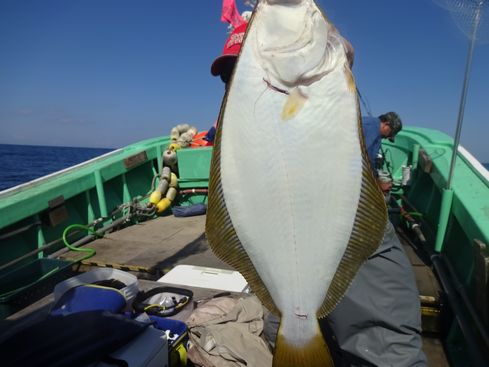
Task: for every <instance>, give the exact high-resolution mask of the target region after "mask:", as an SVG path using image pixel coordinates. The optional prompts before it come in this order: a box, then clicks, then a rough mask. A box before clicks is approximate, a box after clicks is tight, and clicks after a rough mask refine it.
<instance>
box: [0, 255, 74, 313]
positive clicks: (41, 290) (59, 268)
mask: <svg viewBox="0 0 489 367" xmlns="http://www.w3.org/2000/svg"><path fill="white" fill-rule="evenodd" d="M72 264H73V263H72V262H71V261H65V260H58V259H36V260H34V261H32V262H29V263H27V264H23V265H21V266H19V267H17V268H14V269H12V270H10V271H8V272H5V273H4V274H1V275H0V320H3V319H4V318H6V317H8V316H9V315H11V314H13V313H15V312H17V311H18V310H20V309H22V308H24V307H26V306H27V305H29V304H32V303H33V302H35V301H37V300H38V299H40V298H42V297H44V296H45V295H46V294H48V293H50V292H51V291H52V289H53V287H54V285H55V284H56V283H57V282H59V281H61V280H63V279H65V278H66V277H67V276H69V275H71V274H70V273H71V266H72Z"/></svg>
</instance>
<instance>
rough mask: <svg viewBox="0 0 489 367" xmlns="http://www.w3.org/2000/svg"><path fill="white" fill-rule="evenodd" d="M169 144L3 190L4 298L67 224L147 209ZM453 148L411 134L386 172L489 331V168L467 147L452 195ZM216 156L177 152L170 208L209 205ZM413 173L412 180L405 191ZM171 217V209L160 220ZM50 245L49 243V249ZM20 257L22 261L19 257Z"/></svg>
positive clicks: (463, 341)
mask: <svg viewBox="0 0 489 367" xmlns="http://www.w3.org/2000/svg"><path fill="white" fill-rule="evenodd" d="M169 143H170V138H169V137H161V138H155V139H150V140H146V141H143V142H140V143H136V144H133V145H130V146H128V147H126V148H123V149H119V150H116V151H114V152H111V153H109V154H106V155H104V156H102V157H99V158H96V159H94V160H91V161H89V162H86V163H83V164H81V165H78V166H76V167H73V168H71V169H68V170H65V171H62V172H59V173H56V174H53V175H50V176H47V177H45V178H41V179H39V180H36V181H33V182H31V183H27V184H24V185H21V186H18V187H16V188H13V189H10V190H6V191H3V192H0V239H1V245H2V247H1V251H0V269H1V270H0V287H3V289H0V298H1V297H2V294H8V295H9V297H12V296H13V295H15V289H12V287H13V286H12V285H10V288H9V286H8V285H5V283H2V282H1V279H2V277H3V278H5V277H12V276H13V275H12V274H13V273H15V272H16V271H22V269H25V267H26V266H29V264H31V263H34V262H39V261H43V259H48V257H49V255H51V254H53V253H54V252H56V251H58V250H59V249H61V248H62V247H63V246H64V245H63V243H62V241H61V240H60V239H61V237H62V234H63V231H64V230H65V229H66V228H67V227H68V226H69V225H72V224H89V223H92V222H93V221H95V220H96V219H97V218H102V219H101V221H100V224H99V225H100V226H103V225H108V224H110V223H113V222H115V221H117V220H118V219H120V218H122V217H123V215H124V211H119V212H117V213H116V214H112V212H113V210H114V209H115V208H118V207H120V206H121V205H122V204H124V203H130V202H134V200H135V199H136V200H137V201H138V202H139V203H140V204H141V205H146V204H147V202H148V198H149V194H150V193H151V191H152V190H153V189H154V187H155V184H156V183H157V180H158V178H157V177H158V175H159V173H160V167H162V160H163V158H162V155H163V152H164V151H165V150H166V149H167V147H168V145H169ZM452 146H453V140H452V139H451V138H450V137H449V136H447V135H445V134H443V133H441V132H439V131H435V130H429V129H421V128H414V127H412V128H405V129H403V131H402V132H401V133H399V134H398V135H397V137H396V141H395V143H391V142H386V143H384V144H383V150H384V153H385V158H386V160H385V163H384V168H385V170H388V171H390V172H391V174H392V177H393V179H394V183H395V186H394V191H393V198H394V199H395V201H396V203H397V204H398V205H400V206H402V207H403V208H406V209H407V210H408V211H409V212H410V213H412V214H413V215H416V216H417V218H418V219H419V221H420V223H421V229H422V231H423V234H424V235H425V237H426V242H423V243H422V244H420V243H418V245H420V246H421V248H420V250H421V251H423V252H424V253H425V254H426V259H427V262H428V263H429V265H436V264H431V263H430V261H431V260H430V259H436V258H433V257H432V256H433V255H436V254H441V256H443V258H444V259H445V260H446V261H447V262H448V264H449V265H450V268H453V273H454V276H455V278H456V280H457V281H458V282H459V283H457V284H458V286H459V288H463V293H464V294H465V295H466V297H467V298H468V303H469V305H468V307H467V305H463V307H462V310H463V313H464V314H465V315H469V316H470V315H471V314H472V315H473V314H474V310H475V313H476V316H477V317H476V319H474V318H473V317H469V320H470V321H469V323H471V324H472V326H474V323H478V325H476V326H477V327H478V328H479V330H482V331H483V333H484V332H487V330H489V328H488V325H489V324H488V319H489V310H488V305H489V297H488V293H489V290H488V289H489V288H488V278H489V275H488V274H489V252H488V249H487V247H485V245H487V244H489V181H488V176H487V171H485V170H484V169H483V168H482V166H480V167H479V165H478V163H477V162H474V160H473V158H471V157H470V155H469V154H467V153H464V152H463V151H462V152H459V153H458V159H457V163H456V168H455V174H454V177H453V185H452V190H450V192H449V193H448V194H447V193H446V191H447V190H445V188H446V184H447V180H448V175H449V170H450V167H449V165H450V160H451V156H452ZM211 153H212V148H211V147H204V148H195V149H190V148H189V149H182V150H179V151H178V171H179V190H180V191H179V192H180V193H179V195H178V196H177V199H176V200H175V201H174V202H173V203H172V204H173V205H191V204H196V203H206V200H207V196H206V192H205V189H206V188H207V185H208V179H209V166H210V159H211ZM409 166H410V169H409V168H406V167H409ZM481 168H482V169H481ZM407 173H409V175H410V181H409V183H408V184H407V185H402V181H403V180H406V179H407ZM193 189H195V190H193ZM450 199H451V200H450ZM442 204H443V205H442ZM170 213H171V210H167V211H165V212H164V213H162V215H167V214H170ZM391 220H392V221H393V222H395V223H397V224H400V225H403V224H404V218H403V217H402V216H399V215H398V214H396V213H393V214H392V215H391ZM406 230H407V231H409V226H408V225H406ZM85 235H86V234H85ZM80 236H82V234H80ZM73 240H76V238H74V239H73ZM46 244H51V246H50V247H49V248H46V249H45V246H46ZM19 258H20V259H22V260H20V261H19V260H16V259H19ZM8 264H11V265H9V266H6V265H8ZM48 275H49V274H48ZM38 276H39V275H38ZM41 276H43V275H42V274H41ZM33 278H35V277H34V276H33ZM38 280H39V279H24V280H23V281H24V283H22V284H16V285H15V287H17V288H18V289H20V290H22V289H24V290H25V289H26V288H25V287H27V288H28V286H29V285H30V284H35V282H37V281H38ZM2 284H3V285H2ZM13 291H14V292H13ZM9 299H10V298H9ZM7 315H8V314H4V315H3V317H5V316H7ZM443 317H445V319H444V327H443V330H442V339H443V340H444V342H445V348H446V351H447V354H448V357H449V359H450V362H451V364H452V365H453V366H464V365H466V361H467V360H469V358H470V355H469V352H470V350H471V347H472V346H471V345H468V341H467V336H466V335H465V334H464V333H463V332H462V329H463V327H462V328H461V325H460V323H459V322H458V321H457V320H458V318H457V316H456V315H455V313H454V311H453V307H448V308H447V309H446V310H445V311H444V315H443ZM462 326H463V325H462ZM477 335H478V336H479V337H480V335H479V334H477ZM480 339H483V337H480V338H479V339H478V340H477V341H476V342H477V343H481V344H483V342H481V341H480ZM471 343H472V342H471Z"/></svg>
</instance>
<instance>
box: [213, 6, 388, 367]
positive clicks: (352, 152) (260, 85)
mask: <svg viewBox="0 0 489 367" xmlns="http://www.w3.org/2000/svg"><path fill="white" fill-rule="evenodd" d="M386 221H387V210H386V206H385V203H384V198H383V195H382V192H381V191H380V189H379V188H378V186H377V184H376V179H375V177H374V176H373V173H372V169H371V167H370V163H369V160H368V157H367V153H366V149H365V144H364V141H363V134H362V129H361V118H360V108H359V104H358V98H357V93H356V86H355V82H354V79H353V75H352V73H351V70H350V65H349V62H348V58H347V43H346V42H345V40H344V39H343V38H342V37H341V35H340V34H339V33H338V31H337V30H336V28H335V27H334V26H333V24H332V23H331V22H330V21H329V20H328V19H327V18H326V16H325V15H324V14H323V13H322V11H321V10H320V9H319V8H318V7H317V5H316V4H315V3H314V1H313V0H282V1H280V0H261V1H259V2H258V4H257V6H256V8H255V10H254V13H253V16H252V19H251V20H250V24H249V25H248V29H247V33H246V35H245V39H244V42H243V44H242V47H241V53H240V55H239V57H238V60H237V63H236V67H235V69H234V74H233V76H232V78H231V80H230V85H229V86H228V88H227V91H226V94H225V96H224V99H223V103H222V106H221V111H220V115H219V120H218V127H217V133H216V139H215V145H214V151H213V158H212V164H211V174H210V183H209V203H208V212H207V222H206V234H207V238H208V240H209V243H210V246H211V248H212V249H213V251H214V252H215V253H216V255H217V256H218V257H220V258H221V259H222V260H224V261H226V262H227V263H229V264H230V265H231V266H233V267H234V268H235V269H236V270H238V271H239V272H240V273H241V274H242V275H243V276H244V277H245V278H246V280H247V281H248V283H249V284H250V286H251V289H252V291H253V292H254V293H255V294H256V295H257V296H258V297H259V298H260V300H261V301H262V302H263V304H264V305H265V306H266V307H267V308H268V309H269V310H270V311H272V312H273V313H275V314H277V315H279V316H280V317H281V320H280V326H279V331H278V335H277V341H276V347H275V351H274V359H273V365H274V366H275V367H289V366H290V367H300V366H308V367H311V366H313V367H314V366H332V365H333V362H332V360H331V356H330V353H329V350H328V348H327V345H326V344H325V342H324V340H323V337H322V335H321V331H320V329H319V323H318V318H321V317H325V316H326V315H328V314H329V313H330V312H331V311H332V310H333V309H334V308H335V306H336V305H337V304H338V303H339V301H340V300H341V298H342V296H343V295H344V293H345V291H346V290H347V288H348V286H349V285H350V283H351V282H352V280H353V278H354V276H355V274H356V273H357V271H358V269H359V267H360V266H361V265H362V264H363V263H364V262H365V261H366V260H367V258H368V257H369V256H370V255H371V254H372V253H373V252H374V251H375V249H376V248H377V247H378V245H379V244H380V242H381V241H382V238H383V234H384V228H385V225H386Z"/></svg>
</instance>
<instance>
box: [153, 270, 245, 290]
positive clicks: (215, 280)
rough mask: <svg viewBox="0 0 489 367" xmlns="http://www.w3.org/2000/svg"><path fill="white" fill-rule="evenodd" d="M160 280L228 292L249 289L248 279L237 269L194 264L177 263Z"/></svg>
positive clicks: (161, 281)
mask: <svg viewBox="0 0 489 367" xmlns="http://www.w3.org/2000/svg"><path fill="white" fill-rule="evenodd" d="M158 282H160V283H167V284H175V285H180V286H187V287H200V288H210V289H218V290H222V291H228V292H244V293H246V292H248V291H249V287H248V283H247V282H246V279H245V278H243V276H242V275H241V274H240V273H239V272H237V271H234V270H226V269H217V268H208V267H202V266H194V265H177V266H175V267H174V268H173V269H171V270H170V271H169V272H168V273H166V274H165V275H164V276H162V277H161V278H160V279H158Z"/></svg>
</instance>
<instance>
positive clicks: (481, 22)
mask: <svg viewBox="0 0 489 367" xmlns="http://www.w3.org/2000/svg"><path fill="white" fill-rule="evenodd" d="M433 2H434V3H435V4H437V5H439V6H441V7H442V8H444V9H446V10H448V11H449V12H450V15H451V16H452V19H453V20H454V22H455V24H456V25H457V27H458V28H459V29H460V30H461V31H462V32H463V33H464V34H465V35H466V36H467V37H468V38H469V39H470V40H474V41H476V42H477V43H479V44H482V43H488V42H489V19H488V15H489V0H433Z"/></svg>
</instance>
